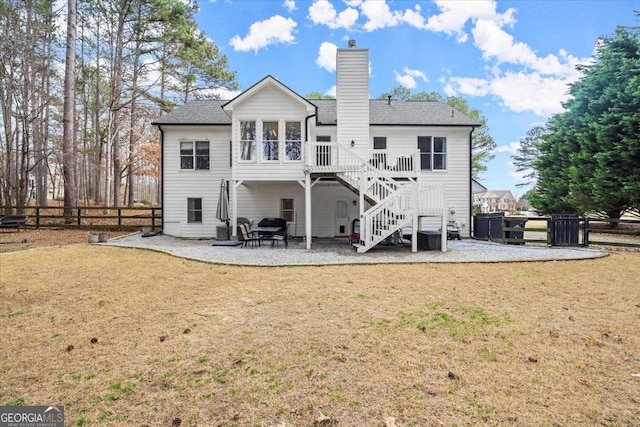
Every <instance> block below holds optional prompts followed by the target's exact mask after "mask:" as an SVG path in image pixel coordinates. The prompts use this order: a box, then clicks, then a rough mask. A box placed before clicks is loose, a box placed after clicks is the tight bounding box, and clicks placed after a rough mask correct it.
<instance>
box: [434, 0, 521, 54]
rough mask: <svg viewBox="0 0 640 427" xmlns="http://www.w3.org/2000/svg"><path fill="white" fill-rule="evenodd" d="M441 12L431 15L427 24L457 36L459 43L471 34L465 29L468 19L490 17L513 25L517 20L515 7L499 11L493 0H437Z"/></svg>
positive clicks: (495, 20)
mask: <svg viewBox="0 0 640 427" xmlns="http://www.w3.org/2000/svg"><path fill="white" fill-rule="evenodd" d="M435 4H436V6H438V8H439V9H440V11H441V13H440V14H438V15H433V16H431V17H430V18H429V19H428V21H427V24H426V27H427V29H429V30H431V31H435V32H442V33H445V34H447V35H449V36H455V37H456V40H457V41H458V42H459V43H464V42H466V41H467V40H468V38H469V35H468V34H467V33H466V31H465V25H466V23H467V21H469V20H472V21H475V20H477V19H488V20H490V21H493V22H496V23H499V25H500V26H503V25H511V24H513V23H514V22H515V20H514V18H513V14H514V13H515V10H514V9H508V10H507V11H506V12H505V13H503V14H499V13H497V10H496V7H497V3H496V2H495V0H491V1H448V0H435Z"/></svg>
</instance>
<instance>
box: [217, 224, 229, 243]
mask: <svg viewBox="0 0 640 427" xmlns="http://www.w3.org/2000/svg"><path fill="white" fill-rule="evenodd" d="M216 240H229V233H228V229H227V226H226V225H218V226H217V227H216Z"/></svg>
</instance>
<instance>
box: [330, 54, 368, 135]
mask: <svg viewBox="0 0 640 427" xmlns="http://www.w3.org/2000/svg"><path fill="white" fill-rule="evenodd" d="M336 69H337V71H336V112H337V121H338V135H337V136H338V137H337V140H336V142H337V143H338V144H351V141H353V143H354V145H355V146H356V147H369V51H368V50H367V49H355V48H349V49H338V52H337V67H336Z"/></svg>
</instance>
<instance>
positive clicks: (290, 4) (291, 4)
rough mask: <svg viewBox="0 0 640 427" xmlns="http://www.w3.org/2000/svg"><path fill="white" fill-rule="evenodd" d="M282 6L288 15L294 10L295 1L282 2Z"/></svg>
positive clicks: (285, 0)
mask: <svg viewBox="0 0 640 427" xmlns="http://www.w3.org/2000/svg"><path fill="white" fill-rule="evenodd" d="M282 6H283V7H284V8H285V9H287V11H288V12H289V13H291V12H293V11H294V10H296V2H295V0H284V2H282Z"/></svg>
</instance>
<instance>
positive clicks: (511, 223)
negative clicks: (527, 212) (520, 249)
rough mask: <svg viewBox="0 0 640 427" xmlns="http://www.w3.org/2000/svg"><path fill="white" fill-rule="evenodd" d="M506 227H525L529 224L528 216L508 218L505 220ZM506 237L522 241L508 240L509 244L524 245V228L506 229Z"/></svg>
mask: <svg viewBox="0 0 640 427" xmlns="http://www.w3.org/2000/svg"><path fill="white" fill-rule="evenodd" d="M504 223H505V226H506V227H513V228H524V227H525V226H526V224H527V219H526V218H506V219H505V220H504ZM504 237H505V238H507V239H518V240H520V241H516V242H514V241H507V244H509V245H524V230H522V231H519V230H518V231H505V233H504Z"/></svg>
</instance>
